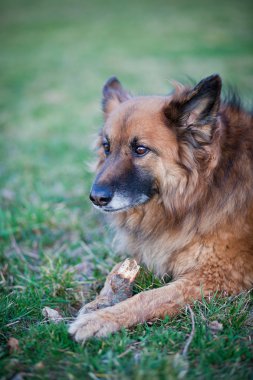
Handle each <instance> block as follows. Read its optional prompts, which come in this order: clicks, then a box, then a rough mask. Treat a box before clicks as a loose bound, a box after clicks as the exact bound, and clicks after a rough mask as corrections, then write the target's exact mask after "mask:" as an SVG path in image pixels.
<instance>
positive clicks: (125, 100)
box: [90, 75, 221, 212]
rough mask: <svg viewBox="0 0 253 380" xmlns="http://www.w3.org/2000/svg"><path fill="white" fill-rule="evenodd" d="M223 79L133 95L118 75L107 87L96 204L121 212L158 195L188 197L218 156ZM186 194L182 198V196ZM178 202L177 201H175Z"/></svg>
mask: <svg viewBox="0 0 253 380" xmlns="http://www.w3.org/2000/svg"><path fill="white" fill-rule="evenodd" d="M220 90H221V79H220V77H219V76H218V75H213V76H211V77H208V78H206V79H204V80H202V81H201V82H200V83H199V84H198V85H197V86H195V87H194V88H192V89H190V88H185V87H183V86H178V87H177V89H176V90H175V91H174V92H173V93H172V94H171V95H169V96H145V97H144V96H143V97H133V96H131V95H130V94H129V93H128V92H127V91H125V90H124V89H123V87H122V86H121V84H120V82H119V81H118V79H117V78H111V79H109V80H108V81H107V83H106V84H105V86H104V88H103V102H102V104H103V111H104V117H105V123H104V127H103V130H102V132H101V135H100V138H99V157H100V159H99V164H98V168H97V176H96V179H95V181H94V184H93V186H92V189H91V194H90V199H91V201H92V202H93V204H94V205H95V206H96V207H97V208H99V209H100V210H102V211H105V212H119V211H123V210H127V209H130V208H134V207H137V206H139V205H141V204H144V203H146V202H149V200H150V199H152V198H153V197H155V196H156V194H159V198H160V199H162V200H163V201H164V203H166V202H167V204H168V205H170V206H169V207H175V199H174V198H175V195H176V194H177V201H178V203H179V207H180V202H182V201H183V200H184V201H185V200H186V197H185V193H186V188H187V187H189V189H190V187H191V190H190V191H191V193H193V192H194V188H195V187H196V186H197V182H198V180H199V178H200V177H201V175H200V174H201V171H203V170H204V171H205V173H202V177H204V176H205V175H207V173H209V174H210V172H211V169H212V168H213V167H214V166H215V163H216V161H217V159H218V158H217V157H218V154H217V144H215V140H217V138H215V136H216V137H217V133H216V131H217V130H218V129H219V128H218V125H219V122H218V110H219V104H220ZM180 196H181V200H180ZM172 203H173V205H172Z"/></svg>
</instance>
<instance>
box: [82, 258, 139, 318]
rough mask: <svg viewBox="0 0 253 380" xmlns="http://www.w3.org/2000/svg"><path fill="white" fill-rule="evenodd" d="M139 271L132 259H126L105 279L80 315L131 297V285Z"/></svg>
mask: <svg viewBox="0 0 253 380" xmlns="http://www.w3.org/2000/svg"><path fill="white" fill-rule="evenodd" d="M139 270H140V266H139V265H138V264H137V262H136V261H135V260H134V259H126V260H125V261H123V262H122V263H119V264H117V265H116V266H115V267H114V268H113V270H112V271H111V272H110V274H109V275H108V277H107V278H106V281H105V284H104V287H103V289H102V290H101V292H100V294H99V295H98V297H97V298H96V299H95V300H94V301H92V302H90V303H88V304H86V305H84V306H83V307H82V309H81V310H80V312H79V313H80V314H85V313H89V312H92V311H94V310H97V309H103V308H105V307H108V306H113V305H115V304H116V303H119V302H121V301H124V300H125V299H127V298H130V297H132V295H133V283H134V280H135V278H136V276H137V274H138V272H139Z"/></svg>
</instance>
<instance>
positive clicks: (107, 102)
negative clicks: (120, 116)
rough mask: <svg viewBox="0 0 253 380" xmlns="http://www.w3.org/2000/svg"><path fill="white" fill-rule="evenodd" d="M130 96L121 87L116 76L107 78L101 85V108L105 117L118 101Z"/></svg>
mask: <svg viewBox="0 0 253 380" xmlns="http://www.w3.org/2000/svg"><path fill="white" fill-rule="evenodd" d="M130 98H131V95H130V94H129V93H128V92H127V91H125V90H124V89H123V87H122V86H121V83H120V81H119V80H118V79H117V78H116V77H112V78H109V79H108V81H107V82H106V83H105V85H104V87H103V98H102V108H103V111H104V114H105V117H107V116H108V114H109V113H110V112H112V111H113V110H114V109H115V108H116V107H117V106H118V105H119V104H120V103H122V102H124V101H126V100H128V99H130Z"/></svg>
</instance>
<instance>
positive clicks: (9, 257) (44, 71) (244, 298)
mask: <svg viewBox="0 0 253 380" xmlns="http://www.w3.org/2000/svg"><path fill="white" fill-rule="evenodd" d="M0 44H1V55H0V71H1V78H0V83H1V86H0V107H1V114H0V133H1V138H0V205H1V208H0V324H1V326H0V344H1V347H0V377H1V378H2V379H11V378H13V379H16V380H18V379H19V380H20V379H76V378H83V379H86V378H87V379H144V378H145V380H147V379H178V378H184V377H186V378H187V379H213V378H219V379H228V378H229V379H247V378H248V379H249V378H250V376H251V375H252V356H253V355H252V354H253V352H252V341H251V339H252V306H251V305H252V304H251V301H250V295H249V294H243V295H240V296H238V297H235V298H221V297H218V296H216V297H214V298H213V299H212V300H211V301H210V303H207V302H206V301H204V300H203V302H198V303H196V304H195V305H194V307H193V308H192V311H193V316H194V317H193V318H194V321H195V329H193V320H192V317H191V314H190V310H189V309H188V310H182V313H181V314H180V315H179V316H178V317H176V318H167V319H166V320H162V321H158V322H156V323H154V324H145V325H139V326H137V327H135V328H132V329H130V330H123V331H121V332H119V333H117V334H115V335H112V336H110V337H109V338H108V339H105V340H102V339H99V340H90V341H89V342H87V343H86V344H85V345H84V346H81V345H80V344H77V343H75V342H74V341H72V340H71V338H70V337H69V335H68V333H67V329H66V324H67V322H68V320H69V319H71V318H72V316H73V315H74V314H75V312H76V310H77V309H78V307H80V305H81V304H82V302H83V301H84V300H85V299H86V300H87V299H91V298H92V297H93V296H94V295H95V294H96V292H97V291H98V290H99V288H100V287H101V285H102V283H103V281H104V279H105V276H106V274H107V273H108V271H109V270H110V268H111V267H112V266H113V265H114V263H115V262H117V260H119V259H118V258H117V257H116V254H115V249H114V247H113V244H112V232H111V231H110V230H109V228H108V227H107V226H106V224H105V222H104V220H103V219H102V218H101V216H100V215H98V214H97V213H96V212H95V211H93V210H92V207H91V205H90V202H89V200H88V193H89V189H90V185H91V182H92V177H93V174H92V170H91V168H92V164H93V162H94V157H95V153H94V151H93V147H94V145H95V139H96V138H95V136H96V133H97V131H98V130H99V128H100V126H101V124H102V115H101V111H100V98H101V87H102V85H103V83H104V82H105V80H106V79H107V78H108V77H109V76H111V75H117V76H118V77H119V78H120V79H121V81H122V82H123V83H124V84H125V85H126V87H128V88H129V89H130V90H131V91H132V92H134V93H137V94H148V93H157V94H160V93H162V94H164V93H167V92H169V91H170V90H171V88H172V86H171V80H172V79H176V80H179V81H180V80H181V81H189V78H188V77H190V78H193V79H194V80H200V79H201V78H202V77H204V76H208V75H210V74H212V73H214V72H218V73H220V74H221V76H222V78H223V79H224V82H225V83H227V84H231V85H233V86H236V87H237V88H238V89H239V90H240V92H241V94H242V98H243V100H244V102H245V103H246V106H248V100H249V99H250V96H251V93H252V85H253V65H252V61H253V60H252V2H251V1H245V0H242V1H240V2H239V3H238V2H237V1H224V0H220V1H218V0H215V1H209V2H207V1H203V0H202V1H201V0H193V1H190V2H189V1H187V0H178V1H176V2H174V1H172V0H171V1H168V0H158V1H156V2H152V1H151V0H150V1H144V0H143V1H140V2H137V1H133V0H131V1H128V2H120V1H116V0H107V1H102V0H101V1H98V0H95V1H92V2H91V1H90V2H88V1H81V0H80V1H78V0H73V1H68V0H61V1H56V0H50V1H49V0H44V1H37V0H36V1H31V0H22V1H18V0H12V1H7V0H5V1H1V4H0ZM78 264H82V265H81V269H82V270H79V272H77V271H74V270H73V268H76V265H78ZM79 268H80V267H79ZM161 285H162V282H161V281H159V280H158V279H156V278H155V277H154V276H153V275H152V274H150V273H147V272H146V271H145V270H143V271H142V275H141V276H140V277H139V279H138V281H137V284H136V286H135V289H134V291H135V292H139V291H140V290H142V289H146V288H149V287H152V286H161ZM45 306H49V307H51V308H54V309H57V310H58V311H59V312H60V313H61V314H62V315H63V316H64V321H63V322H61V323H59V324H52V323H48V322H47V321H46V319H45V317H44V316H43V315H42V309H43V307H45ZM191 332H192V333H193V340H192V341H191V342H190V346H189V348H188V350H187V352H186V353H185V354H184V355H183V354H182V353H183V350H184V348H185V347H186V344H187V342H189V335H190V333H191ZM10 338H15V339H17V341H18V342H16V341H14V342H16V344H12V345H11V342H13V340H10Z"/></svg>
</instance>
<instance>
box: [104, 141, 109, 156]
mask: <svg viewBox="0 0 253 380" xmlns="http://www.w3.org/2000/svg"><path fill="white" fill-rule="evenodd" d="M103 148H104V152H105V154H106V155H108V154H109V153H110V144H109V143H108V142H104V143H103Z"/></svg>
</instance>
